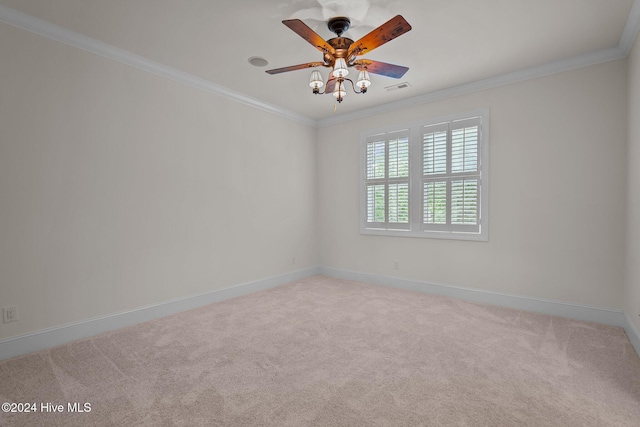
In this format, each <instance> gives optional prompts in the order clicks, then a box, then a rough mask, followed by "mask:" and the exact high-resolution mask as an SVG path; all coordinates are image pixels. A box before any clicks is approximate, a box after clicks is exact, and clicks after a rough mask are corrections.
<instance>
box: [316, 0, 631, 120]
mask: <svg viewBox="0 0 640 427" xmlns="http://www.w3.org/2000/svg"><path fill="white" fill-rule="evenodd" d="M636 1H639V0H636ZM625 56H626V54H625V51H624V49H622V48H620V47H618V46H616V47H612V48H608V49H602V50H599V51H595V52H590V53H586V54H583V55H579V56H575V57H573V58H567V59H563V60H560V61H555V62H551V63H548V64H543V65H539V66H535V67H531V68H525V69H522V70H518V71H514V72H511V73H507V74H501V75H498V76H494V77H489V78H486V79H482V80H476V81H473V82H471V83H465V84H461V85H457V86H451V87H448V88H445V89H441V90H437V91H434V92H429V93H425V94H423V95H418V96H414V97H412V98H406V99H402V100H399V101H396V102H390V103H387V104H382V105H378V106H375V107H371V108H365V109H362V110H359V111H355V112H353V113H347V114H342V115H340V116H333V117H329V118H327V119H322V120H319V121H318V124H317V125H318V127H326V126H331V125H335V124H338V123H343V122H347V121H351V120H354V119H359V118H364V117H369V116H374V115H377V114H384V113H389V112H392V111H396V110H400V109H403V108H408V107H415V106H417V105H423V104H428V103H430V102H435V101H440V100H443V99H447V98H452V97H454V96H460V95H467V94H470V93H474V92H479V91H482V90H486V89H491V88H495V87H498V86H504V85H508V84H512V83H518V82H522V81H525V80H530V79H535V78H538V77H543V76H548V75H551V74H556V73H561V72H563V71H570V70H574V69H577V68H582V67H586V66H589V65H595V64H599V63H602V62H608V61H614V60H616V59H621V58H624V57H625Z"/></svg>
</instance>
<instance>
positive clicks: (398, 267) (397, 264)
mask: <svg viewBox="0 0 640 427" xmlns="http://www.w3.org/2000/svg"><path fill="white" fill-rule="evenodd" d="M393 269H394V270H400V263H399V262H398V261H397V260H396V261H393Z"/></svg>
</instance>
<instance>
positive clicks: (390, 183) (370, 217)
mask: <svg viewBox="0 0 640 427" xmlns="http://www.w3.org/2000/svg"><path fill="white" fill-rule="evenodd" d="M365 162H366V165H365V171H366V176H365V188H366V190H365V194H366V196H365V197H366V209H365V210H366V214H365V215H366V218H365V222H366V224H367V227H372V228H381V229H409V132H408V130H401V131H395V132H389V133H384V134H378V135H371V136H369V137H367V139H366V156H365Z"/></svg>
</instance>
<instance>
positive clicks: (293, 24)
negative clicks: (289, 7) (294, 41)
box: [282, 19, 336, 55]
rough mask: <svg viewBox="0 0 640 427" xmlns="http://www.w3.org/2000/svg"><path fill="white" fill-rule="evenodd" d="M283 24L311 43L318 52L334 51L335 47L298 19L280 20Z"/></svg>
mask: <svg viewBox="0 0 640 427" xmlns="http://www.w3.org/2000/svg"><path fill="white" fill-rule="evenodd" d="M282 23H283V24H284V25H286V26H287V27H289V28H291V29H292V30H293V31H294V32H295V33H296V34H298V35H299V36H300V37H302V38H303V39H305V40H306V41H308V42H309V43H311V44H312V45H313V46H314V47H315V48H316V49H318V50H319V51H320V52H322V53H325V52H329V53H331V54H332V55H333V54H335V53H336V51H335V49H334V48H333V47H332V46H331V45H330V44H329V43H327V42H326V41H325V40H324V39H323V38H322V37H320V36H319V35H318V33H316V32H315V31H313V30H312V29H311V28H309V26H308V25H307V24H305V23H304V22H302V21H301V20H299V19H286V20H284V21H282Z"/></svg>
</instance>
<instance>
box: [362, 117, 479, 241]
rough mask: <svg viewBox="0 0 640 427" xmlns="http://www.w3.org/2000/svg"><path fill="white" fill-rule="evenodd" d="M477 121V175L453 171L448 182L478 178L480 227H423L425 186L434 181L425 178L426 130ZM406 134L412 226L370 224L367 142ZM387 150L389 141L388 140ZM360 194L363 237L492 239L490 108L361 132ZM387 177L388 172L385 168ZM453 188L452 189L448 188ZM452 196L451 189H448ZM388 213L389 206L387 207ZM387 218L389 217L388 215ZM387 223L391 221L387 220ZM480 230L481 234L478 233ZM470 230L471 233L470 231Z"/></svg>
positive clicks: (449, 210) (449, 212) (410, 222)
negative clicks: (490, 230) (424, 132)
mask: <svg viewBox="0 0 640 427" xmlns="http://www.w3.org/2000/svg"><path fill="white" fill-rule="evenodd" d="M473 118H478V119H479V121H480V123H479V135H478V145H479V147H478V172H477V173H471V174H468V173H466V172H463V173H462V174H456V173H452V172H451V169H448V170H447V174H446V176H445V175H443V178H444V179H445V180H448V182H451V181H452V180H453V179H456V178H455V177H456V176H459V177H464V176H471V177H472V178H477V179H478V185H477V188H478V191H479V193H480V194H479V195H478V203H479V206H478V215H479V220H478V226H477V227H476V226H475V225H474V226H473V227H466V226H453V227H451V224H447V225H445V226H427V227H425V224H424V217H423V215H424V199H423V191H424V187H423V186H424V183H425V182H427V181H431V182H434V181H435V180H434V179H432V178H427V177H426V176H425V175H423V173H424V171H423V162H424V157H423V147H424V143H423V129H425V128H427V127H429V126H435V125H439V124H446V125H447V126H450V125H451V124H454V126H453V128H455V127H456V126H455V124H460V123H464V122H465V121H467V120H470V119H473ZM402 132H407V133H408V135H409V223H408V224H407V226H406V227H403V226H398V225H397V224H389V223H388V222H387V223H367V215H368V209H367V208H368V206H367V188H368V187H367V184H371V182H372V181H371V180H368V179H367V143H369V142H372V140H373V139H376V137H378V138H379V137H380V136H381V135H392V134H396V133H402ZM447 132H448V133H447V141H448V143H447V164H448V165H450V164H451V152H450V149H451V145H450V142H449V141H450V138H451V133H452V129H451V128H449V130H448V131H447ZM385 141H386V143H387V147H388V141H389V138H386V139H385ZM388 158H389V154H388V152H386V151H385V167H387V166H388ZM359 165H360V168H359V169H360V170H359V180H360V184H359V193H360V212H359V223H360V234H369V235H380V236H396V237H420V238H432V239H434V238H435V239H453V240H477V241H488V240H489V109H488V108H481V109H477V110H472V111H467V112H464V113H457V114H452V115H448V116H441V117H434V118H430V119H427V120H422V121H419V122H414V123H410V124H404V125H394V126H386V127H384V128H377V129H371V130H367V131H364V132H361V133H360V144H359ZM385 171H386V174H388V169H385ZM393 180H394V179H393V178H388V177H386V178H385V179H379V180H378V182H380V183H386V184H389V183H391V182H393ZM449 187H450V186H449ZM447 191H448V195H449V196H450V188H448V190H447ZM385 198H386V199H385V200H386V201H387V202H388V189H387V190H386V193H385ZM447 200H448V202H447V206H448V208H447V211H448V214H447V218H448V221H449V222H450V217H451V198H450V197H448V199H447ZM385 209H386V210H387V212H388V209H389V206H388V204H386V205H385ZM385 216H386V215H385ZM386 220H387V221H388V218H386ZM475 228H478V231H476V230H475ZM469 230H471V231H469Z"/></svg>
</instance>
